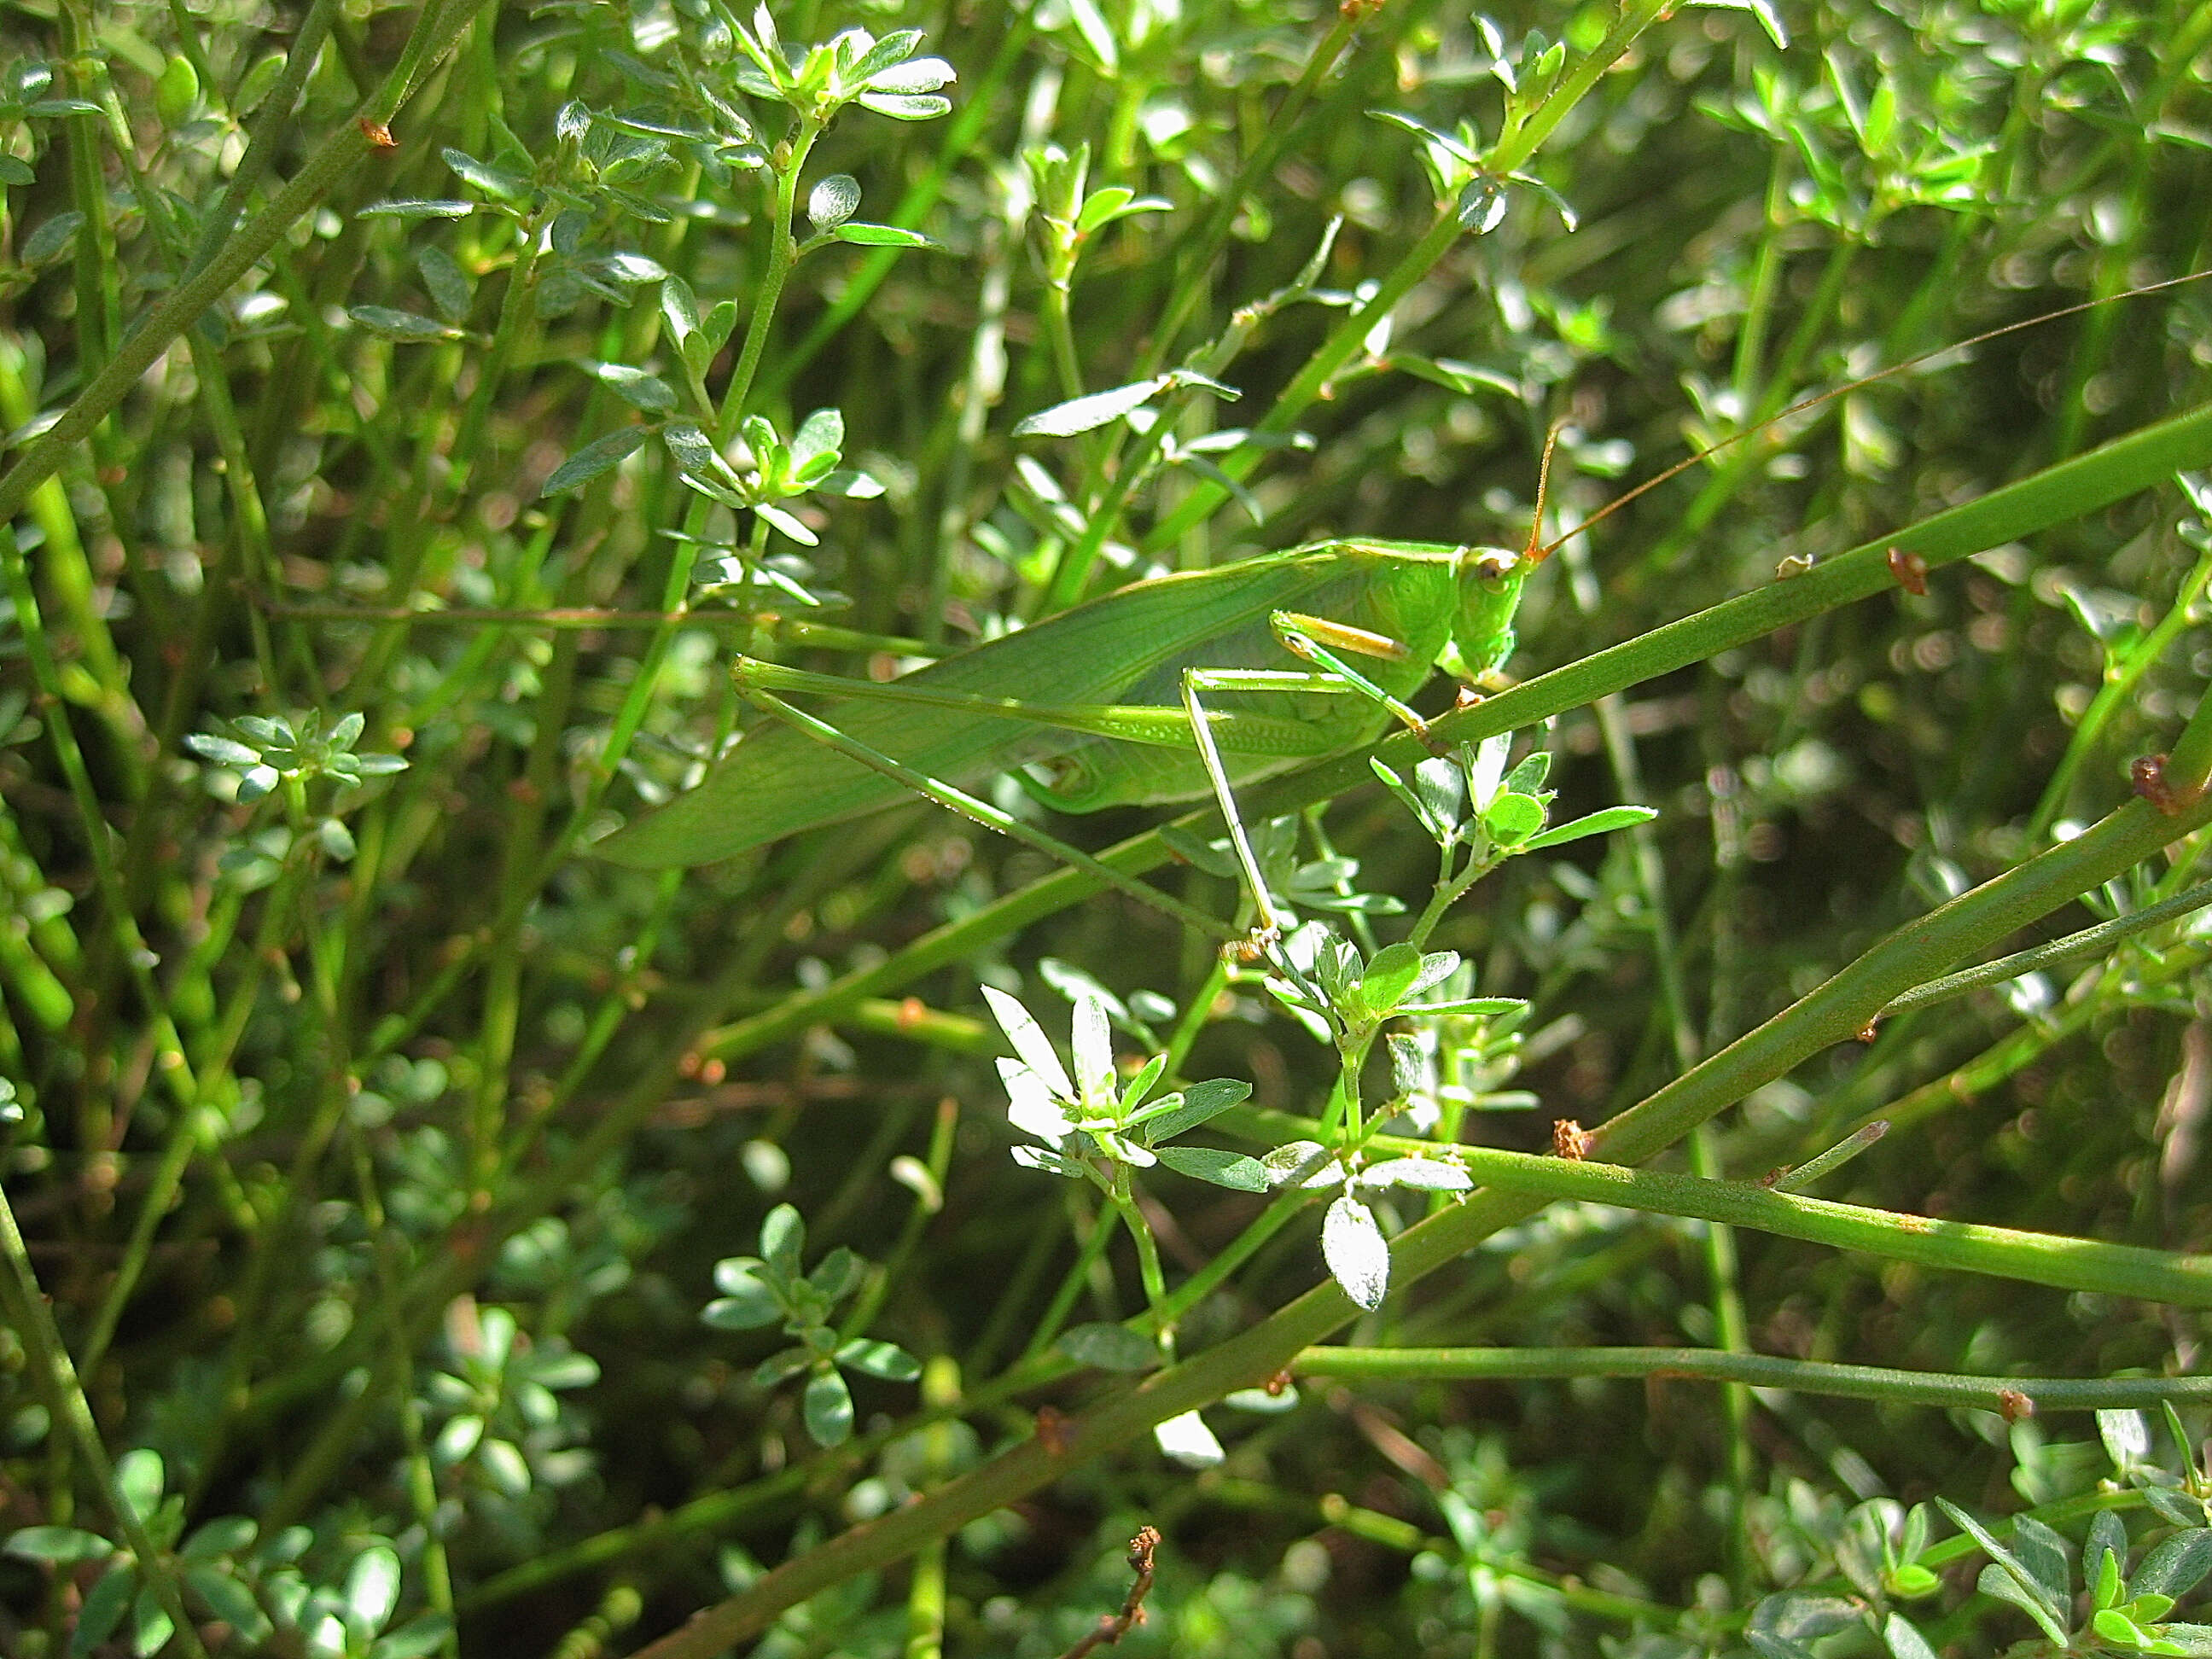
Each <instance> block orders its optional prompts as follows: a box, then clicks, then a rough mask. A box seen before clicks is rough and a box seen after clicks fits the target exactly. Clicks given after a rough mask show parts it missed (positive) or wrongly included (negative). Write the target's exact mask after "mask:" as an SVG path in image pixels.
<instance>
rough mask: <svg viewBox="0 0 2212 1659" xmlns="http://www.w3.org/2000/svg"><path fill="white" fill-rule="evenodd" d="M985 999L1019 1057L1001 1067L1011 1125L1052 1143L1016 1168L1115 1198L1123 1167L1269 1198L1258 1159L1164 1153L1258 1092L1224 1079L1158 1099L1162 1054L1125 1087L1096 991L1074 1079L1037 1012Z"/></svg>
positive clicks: (993, 992) (1079, 1039) (1023, 1156)
mask: <svg viewBox="0 0 2212 1659" xmlns="http://www.w3.org/2000/svg"><path fill="white" fill-rule="evenodd" d="M983 1000H985V1001H986V1002H987V1003H989V1004H990V1005H991V1012H992V1014H993V1016H994V1018H996V1019H997V1020H998V1022H999V1028H1000V1030H1003V1031H1004V1032H1005V1033H1006V1041H1007V1042H1011V1043H1012V1045H1013V1048H1014V1054H1016V1055H1018V1058H1016V1059H1007V1058H1005V1057H1001V1058H1000V1061H999V1076H1000V1079H1002V1080H1003V1081H1004V1082H1005V1084H1006V1097H1007V1099H1008V1102H1009V1105H1008V1107H1007V1109H1006V1117H1007V1121H1010V1122H1011V1123H1012V1125H1013V1126H1014V1127H1016V1128H1017V1129H1019V1130H1020V1131H1021V1132H1022V1133H1024V1134H1028V1135H1034V1136H1035V1137H1036V1139H1039V1140H1041V1141H1042V1142H1043V1143H1044V1144H1043V1145H1042V1146H1016V1147H1015V1148H1014V1149H1013V1153H1014V1162H1015V1163H1017V1164H1021V1165H1022V1166H1023V1167H1024V1168H1025V1169H1030V1170H1047V1171H1048V1172H1049V1173H1051V1174H1053V1175H1056V1176H1066V1177H1067V1178H1069V1179H1070V1180H1081V1179H1084V1178H1085V1177H1087V1178H1089V1179H1090V1180H1091V1181H1093V1182H1097V1185H1098V1186H1099V1188H1101V1189H1102V1190H1104V1191H1108V1192H1110V1191H1112V1190H1113V1186H1114V1182H1113V1176H1112V1170H1113V1169H1114V1167H1115V1166H1116V1165H1120V1166H1124V1167H1127V1168H1133V1169H1149V1168H1151V1167H1152V1165H1153V1164H1165V1165H1166V1166H1167V1167H1168V1168H1169V1169H1170V1170H1175V1171H1176V1172H1177V1173H1178V1174H1181V1175H1187V1176H1192V1177H1194V1179H1196V1180H1199V1181H1206V1182H1212V1184H1213V1185H1215V1186H1217V1187H1227V1188H1231V1189H1232V1190H1235V1191H1238V1192H1249V1193H1256V1192H1263V1191H1265V1190H1266V1189H1267V1186H1268V1184H1269V1183H1268V1181H1267V1171H1266V1170H1265V1169H1264V1168H1263V1167H1262V1165H1261V1163H1260V1161H1259V1160H1258V1159H1256V1158H1247V1157H1245V1156H1243V1154H1242V1153H1237V1152H1218V1151H1215V1150H1213V1149H1212V1148H1209V1147H1203V1146H1167V1145H1165V1144H1164V1143H1165V1142H1167V1141H1169V1140H1171V1139H1174V1138H1175V1137H1176V1136H1177V1135H1180V1134H1184V1133H1188V1132H1189V1131H1190V1130H1193V1129H1195V1128H1197V1127H1200V1125H1201V1124H1204V1123H1205V1122H1206V1121H1208V1120H1210V1119H1212V1118H1215V1117H1218V1116H1219V1115H1221V1114H1222V1113H1223V1112H1225V1111H1227V1110H1228V1109H1230V1108H1231V1106H1234V1105H1237V1103H1240V1102H1241V1101H1243V1099H1244V1098H1245V1097H1247V1096H1248V1095H1249V1094H1250V1093H1251V1092H1252V1085H1250V1084H1249V1083H1239V1082H1236V1081H1234V1080H1232V1079H1225V1078H1216V1079H1211V1080H1209V1081H1207V1082H1204V1083H1194V1084H1192V1085H1189V1086H1188V1088H1184V1089H1178V1090H1175V1091H1170V1093H1167V1094H1164V1095H1161V1096H1159V1097H1157V1098H1153V1097H1152V1091H1153V1090H1154V1089H1155V1088H1157V1087H1158V1085H1159V1082H1160V1079H1161V1077H1162V1075H1163V1074H1164V1073H1165V1072H1166V1070H1167V1056H1166V1055H1164V1054H1155V1055H1153V1056H1152V1059H1150V1060H1146V1062H1145V1064H1144V1065H1143V1066H1141V1067H1140V1068H1139V1070H1138V1072H1137V1073H1136V1074H1135V1075H1134V1076H1133V1077H1132V1078H1131V1079H1129V1080H1128V1082H1127V1084H1124V1083H1122V1082H1121V1077H1120V1074H1119V1073H1117V1072H1116V1071H1115V1066H1114V1046H1113V1033H1112V1028H1111V1024H1110V1022H1109V1018H1108V1015H1107V1010H1106V1006H1105V1004H1104V1003H1103V1001H1102V1000H1100V999H1099V998H1098V997H1097V996H1096V995H1094V994H1091V990H1090V988H1089V987H1087V986H1086V987H1082V989H1081V990H1080V991H1079V994H1078V995H1077V998H1076V1002H1075V1020H1074V1027H1073V1032H1072V1034H1071V1035H1072V1037H1073V1044H1072V1047H1073V1052H1074V1058H1075V1077H1074V1079H1073V1080H1071V1079H1070V1078H1069V1076H1068V1073H1067V1069H1066V1067H1065V1066H1062V1065H1061V1064H1060V1055H1059V1054H1057V1053H1056V1052H1055V1051H1054V1048H1053V1046H1052V1042H1051V1040H1050V1039H1049V1038H1048V1037H1047V1036H1045V1034H1044V1028H1043V1027H1042V1026H1041V1025H1039V1024H1037V1022H1036V1018H1035V1017H1034V1016H1033V1015H1032V1014H1030V1011H1029V1010H1028V1009H1027V1008H1024V1006H1022V1005H1021V1004H1020V1003H1019V1002H1018V1001H1017V1000H1015V999H1014V998H1012V997H1011V996H1008V995H1007V994H1006V993H1005V992H1004V991H1000V990H997V989H994V987H990V986H985V987H983Z"/></svg>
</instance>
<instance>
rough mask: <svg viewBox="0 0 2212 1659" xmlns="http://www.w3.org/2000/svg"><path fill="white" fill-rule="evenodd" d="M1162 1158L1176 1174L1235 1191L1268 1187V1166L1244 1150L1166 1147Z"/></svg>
mask: <svg viewBox="0 0 2212 1659" xmlns="http://www.w3.org/2000/svg"><path fill="white" fill-rule="evenodd" d="M1159 1159H1160V1162H1161V1163H1162V1164H1165V1165H1166V1166H1167V1167H1168V1168H1169V1169H1170V1170H1174V1171H1175V1172H1176V1174H1177V1175H1187V1176H1190V1178H1191V1179H1192V1180H1194V1181H1204V1182H1211V1183H1212V1185H1214V1186H1216V1187H1226V1188H1229V1190H1230V1191H1231V1192H1234V1193H1264V1192H1266V1191H1267V1165H1265V1164H1262V1163H1261V1162H1260V1160H1259V1159H1257V1158H1247V1157H1245V1156H1244V1154H1243V1153H1242V1152H1221V1151H1218V1150H1216V1149H1215V1148H1213V1147H1211V1146H1163V1147H1161V1148H1160V1150H1159Z"/></svg>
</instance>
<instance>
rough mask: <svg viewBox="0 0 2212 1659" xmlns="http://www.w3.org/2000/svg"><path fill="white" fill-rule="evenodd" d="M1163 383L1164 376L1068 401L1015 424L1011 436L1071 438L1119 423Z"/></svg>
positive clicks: (1160, 375)
mask: <svg viewBox="0 0 2212 1659" xmlns="http://www.w3.org/2000/svg"><path fill="white" fill-rule="evenodd" d="M1167 384H1168V377H1167V376H1166V375H1164V374H1158V375H1154V376H1153V377H1152V379H1151V380H1132V381H1131V382H1130V383H1129V384H1128V385H1127V386H1115V387H1114V388H1113V389H1112V390H1110V391H1107V392H1091V393H1090V394H1089V395H1088V396H1085V397H1081V398H1070V399H1068V401H1067V402H1066V403H1064V404H1054V405H1053V406H1052V407H1051V408H1049V409H1041V410H1038V411H1037V412H1036V414H1034V415H1031V416H1029V417H1028V418H1027V419H1025V420H1023V421H1021V422H1018V423H1016V425H1015V427H1014V436H1016V437H1017V438H1072V437H1073V436H1075V435H1077V434H1078V433H1081V432H1089V431H1092V430H1094V429H1095V428H1098V427H1102V426H1104V425H1106V424H1107V423H1108V422H1110V421H1118V420H1120V419H1121V417H1122V416H1125V415H1127V414H1128V413H1129V412H1130V411H1131V410H1135V409H1141V408H1143V407H1144V405H1145V404H1147V403H1149V402H1151V401H1152V398H1154V397H1156V396H1157V395H1158V393H1159V392H1161V390H1162V389H1163V388H1164V387H1165V386H1167Z"/></svg>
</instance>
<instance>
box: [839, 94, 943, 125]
mask: <svg viewBox="0 0 2212 1659" xmlns="http://www.w3.org/2000/svg"><path fill="white" fill-rule="evenodd" d="M860 107H861V108H863V109H872V110H873V111H875V112H876V113H877V114H878V115H888V116H890V118H892V119H894V120H897V121H931V120H934V119H936V118H937V117H939V116H940V115H946V114H950V113H951V109H952V100H951V99H950V98H939V97H936V96H934V95H931V94H924V95H921V96H912V95H908V94H903V93H895V92H864V93H862V94H860Z"/></svg>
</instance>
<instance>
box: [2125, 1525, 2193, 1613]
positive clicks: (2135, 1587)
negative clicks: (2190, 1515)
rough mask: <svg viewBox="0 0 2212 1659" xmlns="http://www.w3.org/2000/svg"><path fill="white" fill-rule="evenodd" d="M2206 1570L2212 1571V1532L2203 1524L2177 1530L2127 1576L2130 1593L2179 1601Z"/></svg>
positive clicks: (2132, 1595)
mask: <svg viewBox="0 0 2212 1659" xmlns="http://www.w3.org/2000/svg"><path fill="white" fill-rule="evenodd" d="M2207 1572H2212V1532H2207V1531H2206V1530H2204V1528H2202V1527H2201V1526H2200V1527H2197V1528H2192V1529H2191V1530H2190V1531H2188V1532H2181V1533H2176V1534H2174V1535H2173V1536H2172V1537H2171V1538H2169V1539H2167V1540H2166V1541H2165V1542H2164V1543H2162V1544H2160V1545H2159V1546H2158V1547H2157V1548H2155V1549H2154V1550H2153V1551H2151V1553H2149V1554H2148V1555H2147V1556H2145V1557H2144V1558H2143V1560H2142V1565H2141V1566H2139V1567H2137V1568H2136V1570H2135V1571H2134V1573H2133V1574H2131V1575H2130V1577H2129V1579H2128V1594H2129V1595H2130V1596H2131V1597H2135V1596H2143V1595H2170V1596H2172V1597H2173V1598H2174V1599H2175V1600H2177V1601H2179V1599H2180V1598H2181V1597H2183V1596H2185V1595H2188V1594H2189V1592H2190V1591H2191V1590H2193V1589H2196V1588H2197V1585H2199V1584H2200V1583H2203V1581H2204V1575H2205V1574H2206V1573H2207Z"/></svg>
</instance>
